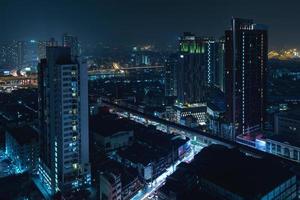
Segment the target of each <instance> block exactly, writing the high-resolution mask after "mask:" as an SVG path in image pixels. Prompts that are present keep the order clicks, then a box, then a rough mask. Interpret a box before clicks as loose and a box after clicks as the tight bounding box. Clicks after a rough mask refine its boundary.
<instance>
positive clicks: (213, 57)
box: [203, 37, 224, 90]
mask: <svg viewBox="0 0 300 200" xmlns="http://www.w3.org/2000/svg"><path fill="white" fill-rule="evenodd" d="M203 41H204V45H205V51H204V55H205V83H206V85H207V86H216V87H218V88H220V89H221V90H222V86H223V85H224V84H223V83H222V82H223V81H224V77H223V71H224V41H223V40H222V39H221V40H218V39H215V38H213V37H203Z"/></svg>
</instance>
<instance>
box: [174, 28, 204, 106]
mask: <svg viewBox="0 0 300 200" xmlns="http://www.w3.org/2000/svg"><path fill="white" fill-rule="evenodd" d="M179 54H180V55H179V65H178V67H177V100H178V103H181V104H193V103H200V102H203V101H204V97H205V85H206V80H205V74H206V69H205V68H206V67H205V44H204V41H203V39H202V38H199V37H196V36H195V35H194V34H191V33H184V35H183V36H182V37H181V38H180V49H179Z"/></svg>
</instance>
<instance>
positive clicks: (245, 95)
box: [225, 18, 268, 136]
mask: <svg viewBox="0 0 300 200" xmlns="http://www.w3.org/2000/svg"><path fill="white" fill-rule="evenodd" d="M267 53H268V34H267V29H266V27H265V26H263V25H258V24H255V23H254V22H253V20H248V19H237V18H233V19H232V27H231V30H228V31H226V32H225V87H226V89H225V93H226V102H227V110H226V119H227V121H228V122H230V123H231V124H232V126H233V127H234V128H233V131H234V135H235V136H237V135H239V134H245V133H254V132H257V131H259V130H261V129H262V128H263V123H264V118H265V100H266V98H265V97H266V77H267V61H268V58H267Z"/></svg>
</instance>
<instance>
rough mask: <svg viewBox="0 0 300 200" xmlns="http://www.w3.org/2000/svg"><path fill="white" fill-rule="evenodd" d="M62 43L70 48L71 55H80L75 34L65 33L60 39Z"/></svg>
mask: <svg viewBox="0 0 300 200" xmlns="http://www.w3.org/2000/svg"><path fill="white" fill-rule="evenodd" d="M62 45H63V46H64V47H70V48H71V55H72V57H77V56H80V46H79V42H78V39H77V37H76V36H73V35H69V34H67V33H65V34H64V35H63V39H62Z"/></svg>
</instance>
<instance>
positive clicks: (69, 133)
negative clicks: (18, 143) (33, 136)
mask: <svg viewBox="0 0 300 200" xmlns="http://www.w3.org/2000/svg"><path fill="white" fill-rule="evenodd" d="M38 77H39V121H40V142H41V155H40V162H39V169H38V173H39V176H40V178H41V181H42V183H43V184H42V185H44V186H45V188H46V189H47V190H48V191H49V193H50V195H53V194H55V193H56V192H58V191H60V192H62V194H69V193H72V191H74V190H77V189H81V188H84V187H85V186H87V185H89V184H90V179H91V178H90V164H89V139H88V81H87V68H86V67H85V66H84V65H80V64H79V62H78V61H77V60H73V59H72V58H71V50H70V48H69V47H47V50H46V59H42V60H41V62H40V64H39V76H38Z"/></svg>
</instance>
